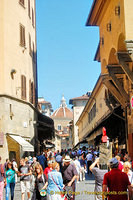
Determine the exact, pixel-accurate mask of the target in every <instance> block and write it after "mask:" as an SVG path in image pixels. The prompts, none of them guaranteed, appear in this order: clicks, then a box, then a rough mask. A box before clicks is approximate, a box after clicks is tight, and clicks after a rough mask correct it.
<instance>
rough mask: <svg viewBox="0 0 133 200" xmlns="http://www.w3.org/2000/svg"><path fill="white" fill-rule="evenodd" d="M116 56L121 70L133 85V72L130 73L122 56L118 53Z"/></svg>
mask: <svg viewBox="0 0 133 200" xmlns="http://www.w3.org/2000/svg"><path fill="white" fill-rule="evenodd" d="M117 56H118V59H119V63H120V65H121V68H122V69H123V71H124V72H125V74H126V75H127V76H128V78H129V80H130V81H131V82H132V83H133V72H132V71H130V69H129V66H128V65H127V64H126V62H125V61H124V59H123V56H122V55H121V54H120V53H117ZM130 62H131V61H130Z"/></svg>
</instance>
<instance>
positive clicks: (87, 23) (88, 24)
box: [85, 0, 97, 26]
mask: <svg viewBox="0 0 133 200" xmlns="http://www.w3.org/2000/svg"><path fill="white" fill-rule="evenodd" d="M96 2H97V0H94V1H93V4H92V7H91V10H90V13H89V15H88V18H87V21H86V24H85V25H86V26H96V24H93V23H92V22H91V21H92V15H93V11H94V8H95V5H96Z"/></svg>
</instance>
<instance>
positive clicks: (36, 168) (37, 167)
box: [35, 163, 43, 175]
mask: <svg viewBox="0 0 133 200" xmlns="http://www.w3.org/2000/svg"><path fill="white" fill-rule="evenodd" d="M35 173H36V175H38V174H43V169H42V166H41V165H40V164H39V163H37V164H36V165H35Z"/></svg>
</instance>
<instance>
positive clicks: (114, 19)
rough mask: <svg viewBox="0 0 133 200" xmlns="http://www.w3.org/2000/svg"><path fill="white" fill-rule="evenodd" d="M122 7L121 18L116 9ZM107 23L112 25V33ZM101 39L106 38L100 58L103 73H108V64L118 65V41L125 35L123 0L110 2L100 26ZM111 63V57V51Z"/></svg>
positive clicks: (101, 48) (101, 46)
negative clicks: (116, 13)
mask: <svg viewBox="0 0 133 200" xmlns="http://www.w3.org/2000/svg"><path fill="white" fill-rule="evenodd" d="M118 5H120V16H116V15H115V7H116V6H118ZM107 23H111V31H110V32H108V31H107ZM99 26H100V37H103V38H104V45H100V57H101V73H102V74H103V73H107V68H106V65H107V64H117V63H116V62H118V61H117V57H116V55H115V51H117V49H118V40H119V36H120V35H121V34H123V35H125V23H124V4H123V0H121V1H119V0H115V1H108V7H107V9H106V12H105V13H104V16H103V18H102V20H101V22H100V24H99ZM112 49H114V50H113V52H112V54H111V60H112V61H111V62H112V63H110V62H109V60H110V59H109V57H110V53H111V50H112ZM105 63H106V64H105Z"/></svg>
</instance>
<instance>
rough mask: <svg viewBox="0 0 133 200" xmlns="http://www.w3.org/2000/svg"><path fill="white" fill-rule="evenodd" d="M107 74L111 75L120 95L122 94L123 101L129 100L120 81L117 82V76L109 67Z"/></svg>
mask: <svg viewBox="0 0 133 200" xmlns="http://www.w3.org/2000/svg"><path fill="white" fill-rule="evenodd" d="M109 75H110V76H111V78H112V81H113V83H114V84H115V85H116V87H117V88H118V90H119V92H120V93H121V95H122V96H123V98H124V99H125V101H126V102H128V101H129V96H128V94H127V93H126V91H125V90H124V88H123V87H122V85H121V83H120V82H119V80H118V79H117V77H116V76H115V74H114V73H113V71H112V70H110V69H109Z"/></svg>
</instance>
